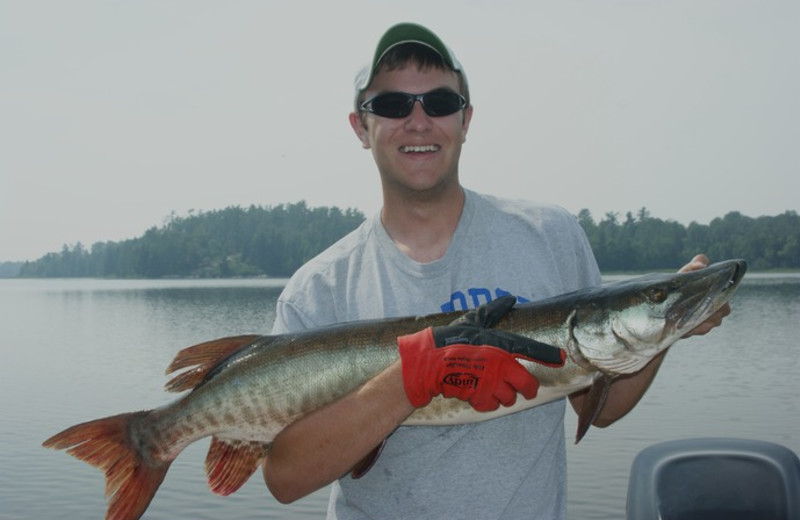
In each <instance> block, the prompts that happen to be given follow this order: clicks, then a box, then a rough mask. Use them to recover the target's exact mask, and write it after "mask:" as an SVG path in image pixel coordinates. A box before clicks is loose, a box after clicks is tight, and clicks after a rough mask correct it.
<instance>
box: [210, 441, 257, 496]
mask: <svg viewBox="0 0 800 520" xmlns="http://www.w3.org/2000/svg"><path fill="white" fill-rule="evenodd" d="M267 449H268V445H266V444H264V443H261V442H254V441H238V440H228V439H220V438H218V437H212V438H211V446H210V447H209V449H208V455H207V456H206V475H207V476H208V487H209V488H211V491H213V492H214V493H216V494H218V495H223V496H227V495H230V494H231V493H233V492H234V491H236V490H237V489H239V488H240V487H242V485H244V483H245V482H247V480H248V479H249V478H250V477H251V476H252V475H253V473H254V472H255V470H256V468H258V466H259V464H261V461H262V459H264V458H265V457H266V455H267Z"/></svg>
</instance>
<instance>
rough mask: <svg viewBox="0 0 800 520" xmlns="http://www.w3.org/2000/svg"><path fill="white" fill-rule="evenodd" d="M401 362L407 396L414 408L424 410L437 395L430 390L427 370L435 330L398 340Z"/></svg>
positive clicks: (424, 330) (429, 328) (416, 333)
mask: <svg viewBox="0 0 800 520" xmlns="http://www.w3.org/2000/svg"><path fill="white" fill-rule="evenodd" d="M397 347H398V349H399V351H400V360H401V365H402V371H403V387H404V388H405V390H406V396H407V397H408V400H409V402H410V403H411V404H412V405H413V406H414V408H422V407H423V406H425V405H427V404H428V403H430V402H431V399H433V396H434V395H435V394H434V393H432V392H431V391H430V390H429V389H428V385H427V383H428V377H426V368H427V365H428V356H427V353H428V352H430V351H431V350H432V349H434V348H435V343H434V338H433V329H432V328H431V327H428V328H426V329H423V330H421V331H419V332H415V333H413V334H407V335H405V336H400V337H398V338H397Z"/></svg>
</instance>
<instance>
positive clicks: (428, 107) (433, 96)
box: [359, 90, 467, 119]
mask: <svg viewBox="0 0 800 520" xmlns="http://www.w3.org/2000/svg"><path fill="white" fill-rule="evenodd" d="M417 101H419V103H420V104H421V105H422V109H423V110H424V111H425V113H426V114H428V115H429V116H431V117H443V116H449V115H450V114H455V113H456V112H458V111H459V110H461V109H463V108H464V107H466V106H467V100H466V99H464V96H462V95H461V94H457V93H455V92H452V91H450V90H432V91H431V92H426V93H424V94H407V93H405V92H385V93H383V94H378V95H376V96H373V97H371V98H370V99H368V100H366V101H364V102H363V103H361V106H360V107H359V108H360V109H361V110H362V111H363V112H371V113H373V114H375V115H376V116H381V117H388V118H391V119H402V118H404V117H408V115H409V114H411V111H412V110H413V109H414V103H415V102H417Z"/></svg>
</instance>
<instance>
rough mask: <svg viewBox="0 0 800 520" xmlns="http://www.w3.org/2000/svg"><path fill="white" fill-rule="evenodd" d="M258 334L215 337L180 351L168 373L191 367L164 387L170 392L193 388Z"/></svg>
mask: <svg viewBox="0 0 800 520" xmlns="http://www.w3.org/2000/svg"><path fill="white" fill-rule="evenodd" d="M260 337H261V336H258V335H257V334H249V335H245V336H233V337H230V338H221V339H215V340H212V341H206V342H205V343H199V344H197V345H192V346H191V347H186V348H185V349H183V350H181V351H180V352H178V354H177V355H176V356H175V359H173V360H172V363H171V364H170V365H169V367H167V374H171V373H173V372H176V371H178V370H182V369H184V368H190V367H193V368H191V369H190V370H186V371H185V372H181V373H180V374H178V375H176V376H175V377H173V378H172V379H170V380H169V381H167V384H166V385H164V387H165V388H166V389H167V391H169V392H183V391H184V390H191V389H192V388H194V387H196V386H197V385H199V384H200V383H201V382H203V380H204V379H205V377H206V375H208V373H209V372H210V371H211V369H213V368H214V367H215V366H216V365H217V364H218V363H219V362H220V361H222V360H223V359H225V358H226V357H228V356H230V355H231V354H232V353H233V352H236V351H237V350H239V349H240V348H242V347H243V346H245V345H249V344H250V343H252V342H253V341H255V340H256V339H258V338H260Z"/></svg>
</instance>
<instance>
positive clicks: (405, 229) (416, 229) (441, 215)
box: [381, 184, 464, 262]
mask: <svg viewBox="0 0 800 520" xmlns="http://www.w3.org/2000/svg"><path fill="white" fill-rule="evenodd" d="M454 188H455V189H450V190H446V191H443V192H441V193H437V194H430V193H425V194H415V195H413V196H406V197H387V196H386V194H384V202H383V208H382V209H381V221H382V223H383V227H384V228H385V229H386V232H387V233H388V234H389V237H391V239H392V241H393V242H394V243H395V245H396V246H397V247H398V249H400V251H402V252H403V253H404V254H405V255H406V256H408V257H409V258H411V259H412V260H415V261H417V262H433V261H434V260H439V259H440V258H442V257H443V256H444V254H445V253H446V252H447V247H448V246H449V245H450V241H451V240H452V238H453V234H454V233H455V231H456V228H457V227H458V221H459V219H460V218H461V212H462V211H463V209H464V191H463V189H462V188H461V186H460V185H458V184H456V185H455V186H454Z"/></svg>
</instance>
